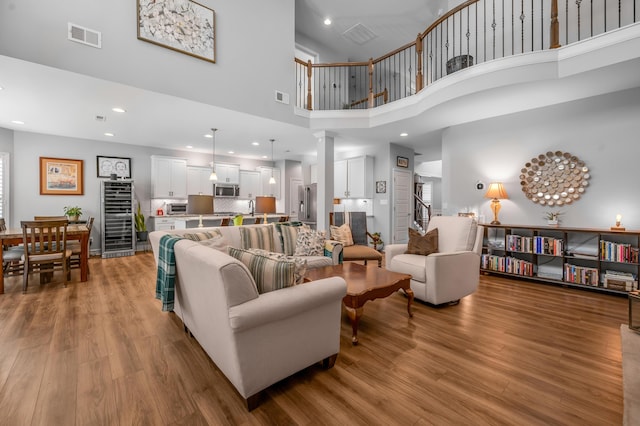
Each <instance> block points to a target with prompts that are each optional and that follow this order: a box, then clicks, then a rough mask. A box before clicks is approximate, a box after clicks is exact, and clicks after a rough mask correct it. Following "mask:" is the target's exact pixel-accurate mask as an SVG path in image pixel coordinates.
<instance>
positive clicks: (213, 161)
mask: <svg viewBox="0 0 640 426" xmlns="http://www.w3.org/2000/svg"><path fill="white" fill-rule="evenodd" d="M217 130H218V129H214V128H211V136H212V137H213V154H211V174H210V175H209V180H212V181H217V180H218V175H217V174H216V131H217Z"/></svg>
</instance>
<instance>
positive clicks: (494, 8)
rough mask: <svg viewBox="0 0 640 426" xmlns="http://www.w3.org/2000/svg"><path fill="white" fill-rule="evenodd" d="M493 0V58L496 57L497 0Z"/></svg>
mask: <svg viewBox="0 0 640 426" xmlns="http://www.w3.org/2000/svg"><path fill="white" fill-rule="evenodd" d="M492 1H493V14H492V15H493V16H492V21H491V28H493V58H492V59H495V58H496V26H497V24H496V0H492Z"/></svg>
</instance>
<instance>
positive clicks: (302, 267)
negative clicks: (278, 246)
mask: <svg viewBox="0 0 640 426" xmlns="http://www.w3.org/2000/svg"><path fill="white" fill-rule="evenodd" d="M247 251H249V252H251V253H253V254H257V255H260V256H264V257H268V258H269V259H273V260H282V261H286V262H293V263H294V265H295V269H294V272H293V275H294V277H295V281H296V282H295V283H296V284H302V283H303V282H304V276H305V274H306V273H307V259H306V258H302V257H294V256H287V255H286V254H284V253H274V252H271V251H266V250H262V249H248V250H247Z"/></svg>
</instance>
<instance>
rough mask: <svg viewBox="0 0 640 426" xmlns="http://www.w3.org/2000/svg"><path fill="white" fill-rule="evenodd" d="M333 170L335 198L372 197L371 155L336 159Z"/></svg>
mask: <svg viewBox="0 0 640 426" xmlns="http://www.w3.org/2000/svg"><path fill="white" fill-rule="evenodd" d="M333 172H334V175H333V188H334V197H335V198H373V157H369V156H363V157H355V158H348V159H346V160H339V161H336V162H335V163H334V165H333Z"/></svg>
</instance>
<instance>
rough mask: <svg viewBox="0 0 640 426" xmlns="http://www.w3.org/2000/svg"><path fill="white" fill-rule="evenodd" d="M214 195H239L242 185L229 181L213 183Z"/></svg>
mask: <svg viewBox="0 0 640 426" xmlns="http://www.w3.org/2000/svg"><path fill="white" fill-rule="evenodd" d="M213 195H215V196H216V197H239V196H240V187H239V186H238V185H232V184H228V183H216V184H215V185H213Z"/></svg>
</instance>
